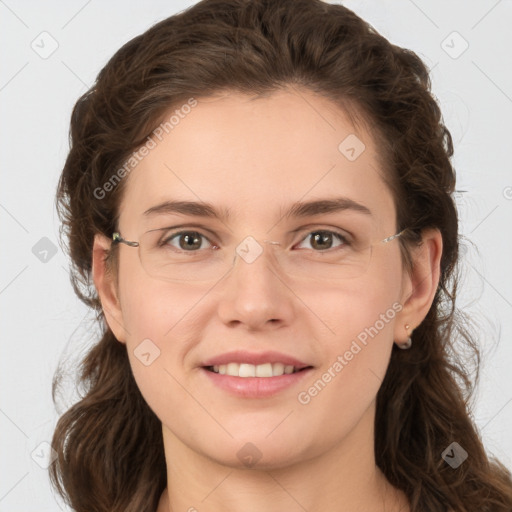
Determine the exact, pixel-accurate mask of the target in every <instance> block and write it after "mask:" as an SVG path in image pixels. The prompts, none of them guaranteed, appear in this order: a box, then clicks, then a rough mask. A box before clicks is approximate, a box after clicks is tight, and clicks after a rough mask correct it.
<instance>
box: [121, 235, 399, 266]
mask: <svg viewBox="0 0 512 512" xmlns="http://www.w3.org/2000/svg"><path fill="white" fill-rule="evenodd" d="M408 229H409V228H404V229H402V230H401V231H399V232H398V233H395V234H394V235H390V236H388V237H386V238H384V239H383V240H380V241H378V242H374V243H373V244H370V246H373V245H377V244H382V243H388V242H391V241H392V240H394V239H395V238H399V237H400V236H402V235H403V233H404V232H405V231H407V230H408ZM263 242H267V243H271V244H277V245H281V243H280V242H274V241H272V240H263ZM112 243H113V244H114V245H118V244H125V245H127V246H128V247H139V251H140V244H139V242H136V241H132V240H126V239H125V238H123V237H122V236H121V233H119V231H115V232H114V233H112ZM139 259H140V252H139ZM141 263H142V261H141Z"/></svg>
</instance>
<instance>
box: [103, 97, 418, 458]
mask: <svg viewBox="0 0 512 512" xmlns="http://www.w3.org/2000/svg"><path fill="white" fill-rule="evenodd" d="M196 99H197V100H198V103H197V105H196V106H194V107H192V108H190V112H189V113H188V114H183V112H185V111H186V112H188V111H189V109H188V108H186V109H182V110H181V116H178V117H179V122H177V123H176V119H177V118H178V117H177V118H175V119H174V123H173V124H172V129H170V128H169V126H170V125H168V126H167V132H168V133H166V131H165V130H160V131H159V132H158V133H159V137H153V138H154V140H155V141H156V144H151V146H155V147H152V149H148V152H147V153H148V154H147V155H146V156H144V157H143V158H142V159H141V161H140V163H138V165H137V166H136V167H135V168H134V169H133V170H132V171H131V173H130V175H129V177H128V178H125V179H127V180H128V181H127V183H126V185H127V186H126V190H125V195H124V197H123V201H122V204H121V207H120V221H119V231H120V233H121V236H122V237H123V238H125V239H126V240H136V241H138V240H140V237H141V235H142V234H144V233H145V232H147V231H149V230H154V229H158V228H164V227H169V228H172V227H173V226H178V225H179V226H180V229H178V230H175V231H180V230H181V231H183V230H188V231H189V233H188V234H189V237H188V238H187V237H186V235H182V236H181V237H180V236H179V235H178V236H176V237H174V238H173V239H172V240H169V242H168V244H169V245H168V246H167V248H165V247H164V248H162V247H160V248H157V250H158V251H163V252H162V253H160V256H152V257H151V258H153V259H152V260H151V261H152V262H153V263H151V264H152V265H158V273H159V275H164V274H165V275H170V274H169V268H168V267H169V265H172V269H174V270H172V271H170V272H171V274H172V273H173V272H174V274H172V275H174V277H175V278H177V279H176V280H174V281H169V280H164V279H160V278H155V277H154V274H153V275H149V274H148V272H147V268H146V269H145V268H144V267H143V266H142V265H141V260H140V259H139V254H138V251H139V250H138V249H137V248H133V247H128V246H127V245H124V244H121V245H120V246H119V248H118V250H119V253H118V261H119V267H118V286H119V288H118V298H119V304H120V306H119V312H118V315H117V316H115V318H116V320H115V321H113V320H112V318H113V316H112V313H113V312H112V311H111V312H110V313H109V315H107V318H108V319H109V324H110V327H111V328H112V329H113V331H114V333H115V334H116V337H117V338H118V339H119V340H120V341H121V342H125V343H126V345H127V350H128V355H129V358H130V363H131V366H132V369H133V374H134V376H135V379H136V382H137V384H138V386H139V388H140V390H141V392H142V395H143V396H144V398H145V400H146V401H147V403H148V404H149V406H150V407H151V409H152V410H153V411H154V412H155V414H156V415H157V416H158V418H159V419H160V420H161V421H162V424H163V432H164V440H166V442H167V443H169V444H172V445H173V446H177V445H180V446H182V447H184V448H186V449H187V450H192V451H193V452H195V453H196V454H200V455H203V456H205V457H207V458H209V459H210V460H214V461H216V462H219V463H222V464H227V465H230V466H240V467H242V466H244V465H246V466H252V465H258V466H260V467H282V466H286V465H288V464H291V463H294V462H298V461H301V460H307V459H309V458H312V457H316V456H319V455H320V454H322V453H326V452H327V451H329V450H331V449H332V448H333V447H335V446H336V445H339V444H340V443H341V442H342V441H343V440H347V439H349V438H351V439H355V437H354V436H357V435H358V434H357V433H358V432H362V431H363V430H364V431H365V432H366V433H368V432H370V431H371V429H372V428H373V418H374V401H375V398H376V394H377V391H378V389H379V387H380V385H381V382H382V379H383V378H384V374H385V372H386V368H387V365H388V362H389V358H390V353H391V349H392V344H393V340H394V339H397V338H399V339H403V338H404V335H405V331H404V327H403V324H404V322H403V318H401V313H400V310H401V304H403V301H404V300H405V299H406V297H405V294H406V291H407V289H408V286H407V279H408V277H407V274H406V273H405V272H404V271H403V269H402V265H401V258H400V251H399V244H398V240H396V239H395V240H393V241H390V242H388V243H381V244H377V245H375V246H373V249H372V250H371V251H368V250H366V249H361V250H360V249H359V247H360V246H361V247H365V244H364V241H368V242H372V243H375V242H378V241H379V240H383V239H384V238H386V237H389V236H390V235H393V234H395V232H396V225H395V207H394V203H393V198H392V195H391V193H390V191H389V189H388V188H387V187H386V185H385V184H384V181H383V177H382V171H381V167H380V164H379V155H378V150H377V148H376V147H375V145H374V142H373V140H372V138H371V137H370V135H369V134H368V133H366V132H364V131H360V130H356V128H355V127H354V126H353V125H352V124H351V123H350V122H349V121H348V119H347V117H346V116H345V115H344V113H343V112H342V111H341V110H340V109H339V108H338V107H336V106H335V105H334V104H333V103H331V102H329V101H328V100H327V99H325V98H322V97H319V96H317V95H315V94H313V93H312V92H309V91H307V90H304V89H300V90H298V89H295V90H287V91H284V90H283V91H280V92H275V93H273V94H272V95H270V96H267V97H265V98H259V99H253V98H251V97H249V96H246V95H242V94H240V93H235V92H232V93H229V94H228V93H225V94H223V95H218V96H216V97H210V98H196ZM177 109H178V110H179V106H178V107H177ZM173 111H174V109H173ZM171 114H172V112H170V113H169V116H170V115H171ZM159 139H161V140H159ZM338 198H345V199H347V200H350V201H352V202H353V203H352V204H349V203H347V202H346V201H345V208H340V209H337V210H334V209H333V210H332V211H327V210H326V209H324V210H322V209H320V210H317V212H316V213H315V211H314V208H311V209H309V211H308V210H306V211H304V212H303V213H304V215H301V216H296V215H286V212H287V211H288V210H289V209H290V207H291V206H292V205H294V204H296V203H305V202H311V201H320V200H334V199H338ZM170 201H183V202H185V201H186V202H194V203H198V204H199V205H203V206H204V204H205V203H208V204H209V205H211V206H212V207H213V208H215V210H216V211H218V212H220V213H222V212H226V211H227V210H229V217H226V218H224V217H221V218H214V217H207V216H199V215H193V213H194V211H193V209H192V210H190V209H189V212H188V213H176V212H174V213H173V212H172V211H170V209H167V211H166V210H165V209H159V210H156V211H155V210H153V212H152V213H145V212H147V211H148V210H149V209H151V208H154V207H155V206H158V205H161V204H162V203H165V202H170ZM355 203H357V204H358V205H361V206H357V207H354V206H353V205H354V204H355ZM347 206H348V207H347ZM196 213H199V210H198V209H196ZM315 230H316V231H315ZM318 230H324V231H325V230H330V231H334V232H335V233H342V234H346V235H348V236H349V239H348V240H349V242H350V241H351V240H352V242H353V243H354V244H359V245H358V251H355V250H353V249H351V248H348V249H347V246H346V245H343V244H344V242H343V240H342V239H339V238H337V237H336V236H335V235H329V234H327V237H325V233H324V237H322V233H320V235H319V234H318ZM190 231H192V232H193V233H190ZM159 233H161V232H159ZM198 234H199V235H202V236H200V238H199V240H197V239H195V238H194V237H197V236H198ZM315 235H316V237H315ZM248 237H249V238H248ZM265 240H270V241H274V242H278V243H279V244H280V245H276V244H270V243H268V242H265ZM360 241H361V243H359V242H360ZM212 247H213V248H214V249H213V250H208V248H212ZM175 249H178V250H181V251H188V252H194V251H195V252H194V254H193V255H192V257H193V258H196V259H195V260H193V261H192V262H191V261H190V259H189V260H188V261H186V260H184V259H183V258H190V254H183V252H182V254H180V255H179V254H178V253H177V252H171V253H169V252H168V251H173V250H175ZM276 250H281V251H282V252H281V253H280V254H281V259H279V257H277V256H276V258H277V259H274V256H273V254H277V253H273V252H272V251H276ZM166 251H167V253H166ZM322 251H324V252H325V251H331V252H330V255H329V256H326V255H325V254H320V252H322ZM334 251H340V252H339V253H337V254H336V255H335V252H334ZM198 252H199V254H200V256H197V253H198ZM162 254H167V256H165V258H167V259H166V260H161V259H159V258H161V255H162ZM370 254H371V257H370V258H369V257H368V256H369V255H370ZM235 256H236V258H235ZM285 256H287V258H286V257H285ZM173 258H174V259H173ZM180 258H182V259H180ZM321 258H330V259H327V260H326V259H324V260H321ZM336 258H340V259H336ZM343 258H345V259H343ZM145 261H149V257H148V259H147V260H145ZM171 261H172V262H174V263H171ZM184 261H186V263H183V262H184ZM222 262H224V263H226V262H229V264H230V265H232V266H229V265H228V266H226V267H223V268H225V269H226V272H225V273H224V274H223V276H221V277H220V278H219V277H217V278H216V279H214V280H210V281H208V280H203V281H197V280H196V281H180V280H179V279H181V278H183V277H185V276H186V277H187V278H188V277H190V276H199V275H200V276H205V275H209V274H208V272H207V271H205V270H204V266H207V267H208V265H211V266H212V267H211V268H212V269H213V268H216V269H218V268H220V267H221V266H222ZM280 262H285V263H284V264H281V263H280ZM286 262H287V263H286ZM329 262H337V263H339V264H338V265H331V268H332V269H333V270H332V272H333V273H332V278H330V277H329V271H327V272H326V269H327V268H329V267H328V265H329ZM148 264H149V263H148ZM151 264H150V265H151ZM179 265H184V266H183V269H184V270H183V273H181V272H180V271H177V272H176V269H177V268H178V266H179ZM194 265H197V267H194ZM155 268H156V267H155ZM194 268H196V269H197V272H194ZM200 268H201V270H200V271H199V269H200ZM208 268H209V267H208ZM185 269H187V270H185ZM190 269H192V271H191V270H190ZM287 269H288V270H290V269H292V270H293V271H290V272H287ZM357 269H359V270H357ZM166 273H167V274H166ZM213 274H214V272H213V271H212V275H213ZM355 274H357V275H356V276H355V277H354V275H355ZM409 291H410V290H409ZM216 358H220V359H219V360H218V361H214V360H215V359H216ZM216 363H217V364H216ZM226 363H231V364H229V365H228V366H227V367H226V371H227V372H228V373H231V374H232V375H228V374H224V375H223V374H221V373H215V372H212V370H216V369H217V368H211V367H210V368H207V367H209V366H220V365H221V364H226ZM233 363H235V364H233ZM236 363H241V364H240V365H239V364H236ZM269 363H270V364H269ZM280 363H281V364H280ZM290 365H292V366H293V365H295V367H296V369H297V367H306V369H303V370H302V371H300V372H296V373H293V374H288V373H284V375H281V376H279V375H278V374H279V373H282V372H283V371H285V368H284V367H285V366H290ZM258 366H259V368H257V367H258ZM271 370H272V371H273V372H275V373H276V376H272V377H268V376H260V377H258V376H254V377H241V376H238V377H236V376H234V373H235V372H241V373H242V374H244V375H245V374H246V373H245V372H247V374H248V375H252V372H253V371H254V372H257V373H258V375H269V373H268V372H270V371H271ZM219 371H222V367H221V368H220V369H219ZM286 371H289V370H286ZM239 374H240V373H239ZM272 375H273V374H272ZM361 435H362V434H361Z"/></svg>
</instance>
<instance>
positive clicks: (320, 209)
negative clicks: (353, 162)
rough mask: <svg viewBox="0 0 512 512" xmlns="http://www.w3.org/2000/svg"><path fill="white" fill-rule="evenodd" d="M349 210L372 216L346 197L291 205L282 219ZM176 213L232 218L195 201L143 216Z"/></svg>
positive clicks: (162, 206)
mask: <svg viewBox="0 0 512 512" xmlns="http://www.w3.org/2000/svg"><path fill="white" fill-rule="evenodd" d="M345 210H351V211H355V212H358V213H363V214H365V215H370V216H371V215H372V212H371V211H370V209H369V208H367V207H366V206H364V205H362V204H361V203H358V202H356V201H354V200H353V199H349V198H348V197H335V198H332V199H320V200H313V201H306V202H296V203H293V204H292V205H291V206H290V208H289V209H288V210H287V211H286V212H285V214H284V217H298V218H302V217H313V216H315V215H322V214H326V213H336V212H340V211H345ZM169 213H177V214H182V215H191V216H194V217H206V218H212V219H221V220H223V221H228V220H229V219H230V218H232V211H231V209H230V208H222V209H220V210H217V209H216V208H215V207H214V206H213V205H212V204H210V203H205V202H195V201H172V200H169V201H164V202H163V203H160V204H158V205H156V206H152V207H151V208H148V209H147V210H146V211H145V212H144V216H146V217H152V216H154V215H157V214H169ZM281 213H282V208H281Z"/></svg>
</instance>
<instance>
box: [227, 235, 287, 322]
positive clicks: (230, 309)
mask: <svg viewBox="0 0 512 512" xmlns="http://www.w3.org/2000/svg"><path fill="white" fill-rule="evenodd" d="M277 245H279V244H278V242H274V241H272V240H262V241H261V243H260V242H257V241H256V240H255V239H254V238H252V237H247V238H246V239H245V240H244V241H243V242H242V243H241V244H240V245H239V246H238V247H237V250H236V254H235V257H234V260H233V266H232V268H231V270H230V272H229V273H228V274H227V275H226V277H225V280H224V286H223V287H222V292H221V293H222V295H221V299H220V302H219V309H218V313H219V316H220V317H221V318H222V320H223V321H224V322H225V323H242V324H246V325H247V326H248V327H249V328H251V329H256V328H258V327H259V328H261V327H262V326H264V325H266V324H267V323H269V324H272V325H276V326H277V325H278V324H283V323H288V322H290V321H291V318H292V314H293V305H292V297H293V293H292V292H291V290H290V289H289V287H287V286H286V284H285V283H284V281H283V278H282V276H281V275H280V272H279V271H278V270H279V269H278V267H277V265H275V264H272V263H273V262H276V260H275V258H274V254H273V250H272V247H275V246H277Z"/></svg>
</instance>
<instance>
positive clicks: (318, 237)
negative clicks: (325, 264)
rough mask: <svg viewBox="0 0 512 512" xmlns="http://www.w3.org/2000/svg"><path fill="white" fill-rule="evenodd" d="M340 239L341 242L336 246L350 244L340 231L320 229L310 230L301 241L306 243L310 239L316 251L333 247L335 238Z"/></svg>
mask: <svg viewBox="0 0 512 512" xmlns="http://www.w3.org/2000/svg"><path fill="white" fill-rule="evenodd" d="M335 238H336V239H338V240H339V241H340V242H341V244H339V245H337V246H335V247H341V246H344V245H348V242H347V239H346V238H345V237H344V236H343V235H341V234H340V233H336V232H334V231H327V230H319V231H312V232H310V233H309V234H308V235H307V236H306V237H305V238H304V239H303V241H302V242H301V243H304V242H305V241H306V240H309V242H310V244H311V247H312V248H313V249H315V250H316V251H325V250H328V249H331V248H332V247H333V242H334V239H335Z"/></svg>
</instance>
